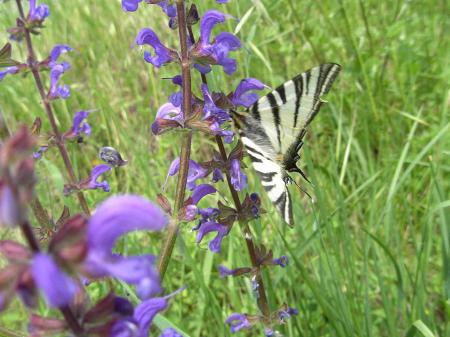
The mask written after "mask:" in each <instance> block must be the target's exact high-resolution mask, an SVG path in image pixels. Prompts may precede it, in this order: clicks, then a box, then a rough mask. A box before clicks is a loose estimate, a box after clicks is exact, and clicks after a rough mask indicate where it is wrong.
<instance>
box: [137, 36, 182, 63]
mask: <svg viewBox="0 0 450 337" xmlns="http://www.w3.org/2000/svg"><path fill="white" fill-rule="evenodd" d="M136 44H137V45H139V46H142V45H149V46H151V47H152V48H153V50H154V52H155V56H152V55H151V54H150V52H148V51H145V52H144V60H145V61H146V62H148V63H151V64H153V65H154V66H155V67H156V68H160V67H161V66H163V65H164V64H167V63H170V62H173V61H174V60H175V59H176V58H177V53H176V52H175V51H174V50H172V49H169V48H167V47H166V46H164V45H163V44H162V43H161V41H160V40H159V38H158V36H157V35H156V34H155V32H154V31H153V30H151V29H150V28H144V29H142V30H141V31H140V32H139V33H138V35H137V37H136Z"/></svg>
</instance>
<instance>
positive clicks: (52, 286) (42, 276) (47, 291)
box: [31, 253, 78, 308]
mask: <svg viewBox="0 0 450 337" xmlns="http://www.w3.org/2000/svg"><path fill="white" fill-rule="evenodd" d="M31 273H32V275H33V279H34V282H35V283H36V285H37V287H38V288H39V289H40V290H41V291H42V292H43V293H44V295H45V297H46V299H47V302H48V304H49V305H50V306H51V307H54V308H61V307H65V306H67V305H69V304H70V303H71V302H72V299H73V298H74V296H75V294H76V293H77V291H78V287H77V285H76V283H75V282H74V281H73V280H72V279H71V278H70V277H69V276H67V275H66V274H65V273H64V272H62V271H61V269H59V267H58V266H57V265H56V263H55V261H54V260H53V257H51V256H50V255H47V254H44V253H37V254H35V255H34V257H33V262H32V266H31Z"/></svg>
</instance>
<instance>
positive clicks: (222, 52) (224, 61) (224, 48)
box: [213, 32, 241, 75]
mask: <svg viewBox="0 0 450 337" xmlns="http://www.w3.org/2000/svg"><path fill="white" fill-rule="evenodd" d="M239 48H241V41H240V40H239V39H238V38H237V37H236V36H234V35H233V34H231V33H227V32H222V33H220V34H219V35H217V36H216V39H215V41H214V45H213V57H214V58H215V59H216V63H217V64H220V65H221V66H222V67H223V71H224V72H225V73H226V74H228V75H231V74H233V73H234V72H235V71H236V60H235V59H232V58H229V57H228V53H229V52H230V51H236V50H238V49H239Z"/></svg>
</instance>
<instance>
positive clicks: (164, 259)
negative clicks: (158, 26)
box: [158, 0, 192, 281]
mask: <svg viewBox="0 0 450 337" xmlns="http://www.w3.org/2000/svg"><path fill="white" fill-rule="evenodd" d="M177 19H178V34H179V38H180V49H181V77H182V81H183V113H184V118H185V119H187V118H189V116H190V115H191V96H192V89H191V69H190V60H189V49H188V45H187V24H186V9H185V5H184V0H177ZM191 142H192V131H189V132H187V133H186V134H184V135H183V139H182V142H181V153H180V170H179V172H178V181H177V189H176V195H175V205H174V214H173V216H174V219H175V221H174V222H173V223H171V225H169V228H168V232H167V237H166V240H165V242H164V245H163V248H162V250H161V254H160V257H159V261H158V270H159V275H160V278H161V281H162V280H163V279H164V275H165V273H166V270H167V266H168V265H169V261H170V258H171V256H172V252H173V248H174V246H175V241H176V240H177V234H178V212H179V210H180V209H181V207H183V203H184V194H185V191H186V183H187V175H188V171H189V158H190V155H191Z"/></svg>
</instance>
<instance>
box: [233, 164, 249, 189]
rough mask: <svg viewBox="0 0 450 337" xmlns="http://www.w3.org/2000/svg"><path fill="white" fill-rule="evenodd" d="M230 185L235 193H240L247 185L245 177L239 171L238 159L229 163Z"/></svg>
mask: <svg viewBox="0 0 450 337" xmlns="http://www.w3.org/2000/svg"><path fill="white" fill-rule="evenodd" d="M230 173H231V184H232V185H233V187H234V189H235V190H236V191H242V190H243V189H244V188H245V186H246V185H247V176H246V175H245V174H244V173H243V172H242V171H241V166H240V163H239V160H238V159H233V160H232V161H231V172H230Z"/></svg>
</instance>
